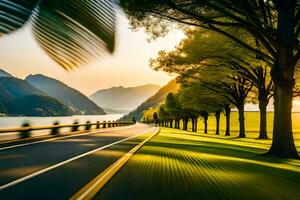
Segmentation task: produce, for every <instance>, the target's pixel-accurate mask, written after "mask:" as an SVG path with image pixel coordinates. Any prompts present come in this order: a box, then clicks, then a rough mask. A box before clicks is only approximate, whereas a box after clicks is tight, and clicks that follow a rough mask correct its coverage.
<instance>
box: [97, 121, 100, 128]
mask: <svg viewBox="0 0 300 200" xmlns="http://www.w3.org/2000/svg"><path fill="white" fill-rule="evenodd" d="M99 128H100V122H99V121H97V124H96V129H99Z"/></svg>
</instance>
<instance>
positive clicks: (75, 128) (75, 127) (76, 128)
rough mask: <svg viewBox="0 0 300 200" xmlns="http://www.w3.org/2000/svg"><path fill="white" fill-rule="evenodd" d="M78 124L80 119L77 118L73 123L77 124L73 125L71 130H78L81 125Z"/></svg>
mask: <svg viewBox="0 0 300 200" xmlns="http://www.w3.org/2000/svg"><path fill="white" fill-rule="evenodd" d="M76 124H79V122H78V120H75V121H74V123H73V125H75V126H72V128H71V131H72V132H76V131H78V127H79V126H76Z"/></svg>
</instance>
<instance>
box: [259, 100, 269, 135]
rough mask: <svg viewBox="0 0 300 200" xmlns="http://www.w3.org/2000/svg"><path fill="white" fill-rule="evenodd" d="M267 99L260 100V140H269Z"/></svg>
mask: <svg viewBox="0 0 300 200" xmlns="http://www.w3.org/2000/svg"><path fill="white" fill-rule="evenodd" d="M267 105H268V100H267V99H264V100H263V99H260V100H259V113H260V122H259V136H258V138H259V139H268V134H267Z"/></svg>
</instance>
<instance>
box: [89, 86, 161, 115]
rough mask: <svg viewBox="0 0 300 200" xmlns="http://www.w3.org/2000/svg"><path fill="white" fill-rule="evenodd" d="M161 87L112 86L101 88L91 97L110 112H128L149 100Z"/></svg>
mask: <svg viewBox="0 0 300 200" xmlns="http://www.w3.org/2000/svg"><path fill="white" fill-rule="evenodd" d="M159 89H160V86H158V85H153V84H148V85H142V86H137V87H123V86H119V87H112V88H109V89H104V90H99V91H97V92H95V93H94V94H92V95H91V96H90V97H89V98H90V99H91V100H93V101H94V102H95V103H96V104H97V105H98V106H100V107H102V108H104V110H106V111H107V112H109V113H113V112H115V113H118V112H119V113H128V112H129V111H131V110H133V109H135V108H136V107H137V106H138V105H140V104H141V103H143V102H144V101H145V100H147V99H148V98H149V97H150V96H152V95H153V94H155V93H156V92H157V91H158V90H159Z"/></svg>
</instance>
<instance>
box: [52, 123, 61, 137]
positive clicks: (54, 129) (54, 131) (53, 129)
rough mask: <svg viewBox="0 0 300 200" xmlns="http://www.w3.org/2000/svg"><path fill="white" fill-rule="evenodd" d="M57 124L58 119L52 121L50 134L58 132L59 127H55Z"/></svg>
mask: <svg viewBox="0 0 300 200" xmlns="http://www.w3.org/2000/svg"><path fill="white" fill-rule="evenodd" d="M58 125H59V121H56V122H54V123H53V128H52V129H51V135H57V134H59V127H57V126H58Z"/></svg>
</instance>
